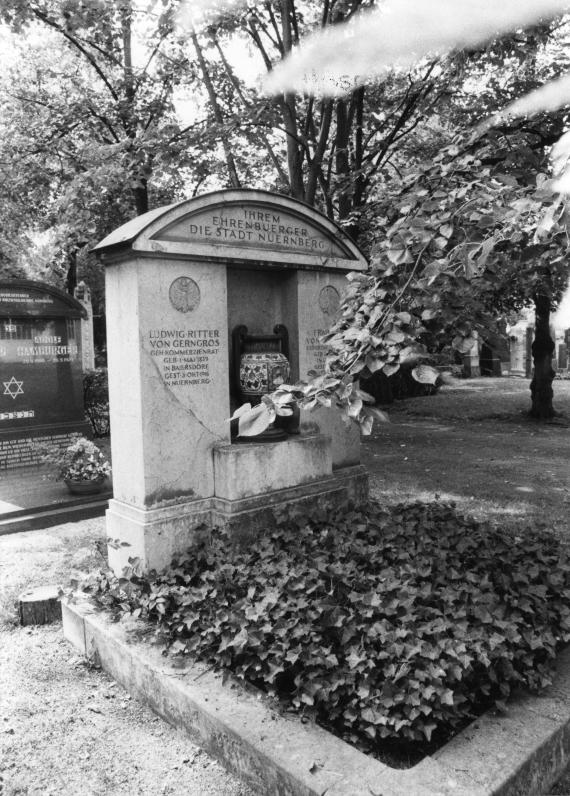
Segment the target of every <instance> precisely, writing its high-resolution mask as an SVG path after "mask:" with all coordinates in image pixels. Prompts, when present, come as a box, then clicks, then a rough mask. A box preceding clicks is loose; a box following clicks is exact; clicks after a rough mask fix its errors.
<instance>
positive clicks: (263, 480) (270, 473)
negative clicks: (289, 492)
mask: <svg viewBox="0 0 570 796" xmlns="http://www.w3.org/2000/svg"><path fill="white" fill-rule="evenodd" d="M331 474H332V457H331V444H330V440H329V438H328V437H325V436H323V435H322V434H311V435H309V436H292V437H289V439H287V440H285V441H284V442H272V443H261V442H258V443H253V444H247V443H246V444H237V445H215V446H214V479H215V483H216V497H219V498H224V499H225V500H241V499H242V498H248V497H253V496H254V495H264V494H267V493H268V492H273V491H276V490H278V489H286V488H287V487H292V486H300V485H302V484H307V483H310V482H311V481H316V480H318V479H320V478H326V477H327V476H330V475H331Z"/></svg>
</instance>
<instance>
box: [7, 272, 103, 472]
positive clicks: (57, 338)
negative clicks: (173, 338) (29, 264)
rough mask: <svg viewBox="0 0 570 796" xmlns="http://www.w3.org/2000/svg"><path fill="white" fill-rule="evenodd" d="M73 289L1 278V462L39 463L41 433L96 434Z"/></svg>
mask: <svg viewBox="0 0 570 796" xmlns="http://www.w3.org/2000/svg"><path fill="white" fill-rule="evenodd" d="M84 316H85V311H84V309H83V307H82V306H81V304H80V303H79V302H78V301H76V300H75V299H74V298H72V297H71V296H69V295H68V294H67V293H63V292H62V291H60V290H57V289H56V288H54V287H52V286H51V285H44V284H41V283H39V282H28V281H24V280H17V281H16V280H14V281H11V282H8V281H7V282H0V469H9V468H12V467H23V466H27V465H31V464H35V463H37V460H38V454H37V452H36V451H35V450H34V445H33V443H34V441H35V442H40V443H48V442H56V443H61V444H62V445H63V444H66V443H68V442H69V441H70V439H71V435H72V434H73V433H77V432H79V433H81V434H89V433H90V431H89V425H88V423H86V422H85V416H84V411H83V369H82V363H81V319H82V318H83V317H84Z"/></svg>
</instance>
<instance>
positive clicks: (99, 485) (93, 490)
mask: <svg viewBox="0 0 570 796" xmlns="http://www.w3.org/2000/svg"><path fill="white" fill-rule="evenodd" d="M65 485H66V486H67V488H68V489H69V491H70V492H71V494H72V495H96V494H97V493H98V492H102V491H103V489H104V487H105V476H99V478H94V479H93V480H92V481H75V480H74V479H72V478H66V479H65Z"/></svg>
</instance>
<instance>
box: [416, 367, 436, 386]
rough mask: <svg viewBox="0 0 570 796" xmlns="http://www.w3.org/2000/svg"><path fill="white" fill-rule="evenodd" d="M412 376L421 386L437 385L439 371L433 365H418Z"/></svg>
mask: <svg viewBox="0 0 570 796" xmlns="http://www.w3.org/2000/svg"><path fill="white" fill-rule="evenodd" d="M412 376H413V377H414V379H415V380H416V381H418V382H419V383H420V384H435V383H436V382H437V380H438V378H439V371H438V370H436V369H435V368H432V366H431V365H418V366H417V368H414V369H413V370H412Z"/></svg>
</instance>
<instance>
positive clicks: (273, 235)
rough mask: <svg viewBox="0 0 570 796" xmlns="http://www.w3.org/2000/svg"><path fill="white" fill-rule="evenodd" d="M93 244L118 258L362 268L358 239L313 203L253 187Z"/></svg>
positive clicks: (174, 210)
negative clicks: (312, 204) (145, 257)
mask: <svg viewBox="0 0 570 796" xmlns="http://www.w3.org/2000/svg"><path fill="white" fill-rule="evenodd" d="M93 251H94V252H95V253H96V254H98V255H100V256H101V258H102V259H103V260H104V261H106V262H110V261H112V260H114V259H115V258H116V257H124V256H125V255H128V254H131V255H136V254H137V253H140V254H141V255H144V256H149V255H150V256H155V257H160V256H165V257H171V256H174V257H192V259H201V260H209V261H219V262H225V263H230V264H231V263H233V264H235V265H244V266H247V265H251V264H253V263H255V262H257V263H264V264H269V265H274V266H278V267H282V268H316V269H332V270H341V271H362V270H364V269H365V268H367V267H368V264H367V262H366V258H365V257H364V255H363V253H362V252H361V251H360V249H359V248H358V246H356V244H355V243H354V242H353V241H352V239H351V238H350V237H349V236H348V235H347V234H346V233H345V232H344V231H343V230H342V229H341V228H340V227H339V226H338V225H337V224H335V223H334V222H332V221H331V220H330V219H328V218H327V217H326V216H324V215H323V214H322V213H320V212H319V211H318V210H315V209H314V208H313V207H311V206H310V205H307V204H305V203H304V202H300V201H298V200H297V199H291V198H290V197H288V196H282V195H280V194H275V193H271V192H270V191H258V190H253V189H240V190H223V191H215V192H213V193H207V194H203V195H202V196H198V197H195V198H194V199H188V200H186V201H183V202H179V203H177V204H172V205H167V206H165V207H159V208H157V209H156V210H151V211H150V212H148V213H145V214H144V215H142V216H138V217H137V218H134V219H132V221H129V222H127V223H126V224H123V226H122V227H119V228H118V229H116V230H115V231H114V232H112V233H111V234H110V235H108V236H107V237H106V238H105V239H104V240H102V241H101V243H99V244H98V245H97V246H95V248H94V249H93Z"/></svg>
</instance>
